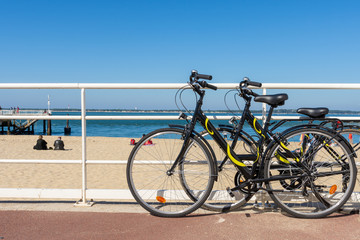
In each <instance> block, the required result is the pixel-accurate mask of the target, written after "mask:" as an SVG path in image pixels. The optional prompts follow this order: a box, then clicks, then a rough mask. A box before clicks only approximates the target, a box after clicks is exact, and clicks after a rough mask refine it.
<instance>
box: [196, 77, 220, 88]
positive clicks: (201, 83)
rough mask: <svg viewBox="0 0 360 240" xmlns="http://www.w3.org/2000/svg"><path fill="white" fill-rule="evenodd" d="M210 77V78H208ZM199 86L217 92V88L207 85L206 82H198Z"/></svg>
mask: <svg viewBox="0 0 360 240" xmlns="http://www.w3.org/2000/svg"><path fill="white" fill-rule="evenodd" d="M210 77H211V76H210ZM198 83H199V84H200V86H202V87H203V88H210V89H212V90H215V91H216V90H217V87H216V86H214V85H212V84H209V83H207V82H205V81H200V82H198Z"/></svg>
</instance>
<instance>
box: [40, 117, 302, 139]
mask: <svg viewBox="0 0 360 240" xmlns="http://www.w3.org/2000/svg"><path fill="white" fill-rule="evenodd" d="M52 114H53V116H58V115H69V116H80V115H81V113H80V112H79V111H77V112H56V111H53V112H52ZM86 115H87V116H174V117H177V116H179V113H178V112H117V111H112V112H108V111H103V112H88V113H86ZM206 115H207V116H226V115H228V116H230V117H231V116H232V114H227V113H207V114H206ZM288 116H294V115H288ZM211 122H212V123H213V124H214V125H215V126H218V125H220V124H226V125H229V121H228V120H211ZM276 122H277V121H276ZM169 124H176V125H185V124H186V121H185V120H87V121H86V135H87V136H101V137H128V138H140V137H142V135H143V134H147V133H149V132H151V131H154V130H156V129H158V128H166V127H168V125H169ZM299 124H304V122H303V123H301V122H298V121H295V122H288V123H285V124H284V125H282V126H281V127H279V128H278V129H277V130H276V131H275V132H282V131H284V130H285V129H287V128H289V127H292V126H295V125H299ZM51 126H52V135H58V136H63V135H64V128H65V127H66V120H52V121H51ZM69 126H70V127H71V136H81V121H80V120H70V121H69ZM270 128H271V127H270ZM203 130H204V129H203V128H202V127H201V126H200V124H198V126H197V127H196V131H198V132H201V131H203ZM244 131H245V132H248V133H249V134H250V135H256V134H255V133H254V131H253V130H252V129H251V128H250V126H249V125H247V124H245V126H244ZM35 134H37V135H39V134H43V121H42V120H39V121H38V122H36V124H35Z"/></svg>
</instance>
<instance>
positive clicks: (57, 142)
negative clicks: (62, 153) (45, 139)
mask: <svg viewBox="0 0 360 240" xmlns="http://www.w3.org/2000/svg"><path fill="white" fill-rule="evenodd" d="M64 146H65V145H64V141H63V140H61V137H58V139H57V140H55V142H54V150H65V148H64Z"/></svg>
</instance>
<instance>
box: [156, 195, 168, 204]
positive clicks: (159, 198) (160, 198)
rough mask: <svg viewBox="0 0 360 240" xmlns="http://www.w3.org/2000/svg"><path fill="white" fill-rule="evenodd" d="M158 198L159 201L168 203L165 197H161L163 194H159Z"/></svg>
mask: <svg viewBox="0 0 360 240" xmlns="http://www.w3.org/2000/svg"><path fill="white" fill-rule="evenodd" d="M156 200H157V201H158V202H161V203H166V199H165V198H163V197H161V196H157V197H156Z"/></svg>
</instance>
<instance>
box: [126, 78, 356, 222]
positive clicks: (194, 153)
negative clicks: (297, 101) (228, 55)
mask: <svg viewBox="0 0 360 240" xmlns="http://www.w3.org/2000/svg"><path fill="white" fill-rule="evenodd" d="M200 79H204V80H211V79H212V77H211V76H210V75H203V74H198V73H197V72H196V71H193V72H192V73H191V75H190V81H189V85H190V86H191V88H192V89H193V91H194V92H195V93H196V94H197V95H198V96H199V99H198V100H197V104H196V107H195V110H194V113H193V116H192V119H191V121H189V122H188V124H186V125H185V127H181V128H180V127H177V126H175V127H170V128H164V129H158V130H155V131H153V132H151V133H149V134H147V135H146V136H144V137H143V138H142V139H141V140H140V141H139V142H138V143H137V144H136V145H135V147H134V149H133V150H132V152H131V154H130V156H129V160H128V164H127V181H128V185H129V189H130V191H131V193H132V195H133V196H134V198H135V199H136V201H137V202H138V203H139V204H140V205H141V206H142V207H144V208H145V209H146V210H148V211H149V212H150V213H151V214H153V215H156V216H162V217H181V216H185V215H187V214H189V213H191V212H193V211H195V210H196V209H198V208H200V207H202V206H205V207H207V208H209V209H211V208H212V207H215V208H220V209H222V210H221V211H224V210H225V209H227V208H231V207H233V208H235V207H236V206H241V205H243V204H244V203H246V202H247V201H248V200H249V199H250V198H251V196H253V194H254V193H256V192H257V191H259V190H265V191H267V192H268V193H269V195H270V197H271V198H272V200H273V201H274V202H275V203H276V204H277V205H278V206H279V207H280V208H281V209H283V210H284V211H286V212H287V213H289V214H291V215H293V216H295V217H303V218H319V217H324V216H327V215H329V214H331V213H333V212H334V211H337V210H338V209H340V208H341V207H342V206H343V205H344V203H345V202H346V201H347V200H348V198H349V197H350V196H351V193H352V191H353V189H354V185H355V182H356V173H357V170H356V166H355V162H354V156H355V153H354V152H353V149H352V148H351V146H350V145H349V143H348V142H347V141H346V140H345V139H344V138H343V137H342V136H341V134H339V133H338V132H337V131H335V130H333V129H331V128H327V127H325V126H323V125H316V124H311V123H308V124H302V125H298V126H295V127H292V128H290V129H288V130H286V131H284V132H283V133H281V134H279V133H275V134H273V133H272V132H271V131H269V125H270V119H271V115H272V112H273V110H274V108H276V107H278V106H280V105H282V104H284V102H285V101H286V100H287V99H288V96H287V95H286V94H275V95H257V94H256V93H254V92H253V91H252V90H251V89H249V88H248V86H255V87H260V86H261V84H260V83H256V82H251V81H249V80H244V81H242V82H241V83H240V91H241V97H242V98H244V99H245V101H246V105H245V109H244V111H243V113H242V117H241V119H240V124H239V127H240V128H242V126H243V125H244V124H245V122H248V123H249V124H250V126H253V128H254V129H255V131H256V132H257V133H258V134H259V136H260V139H259V141H257V144H256V145H255V146H254V145H252V146H251V150H250V152H249V153H248V154H238V153H237V152H236V148H235V147H234V146H232V144H230V143H229V142H227V141H226V139H224V137H223V136H222V135H221V133H219V131H218V130H217V129H216V128H215V127H214V125H213V124H212V123H211V121H209V119H208V118H207V117H206V115H205V114H204V113H203V111H202V109H201V107H202V105H203V100H204V96H205V90H203V89H204V88H209V89H213V90H216V89H217V88H216V87H215V86H213V85H211V84H209V83H207V82H206V81H201V80H200ZM252 98H254V101H257V102H263V103H266V104H268V105H270V110H269V113H268V116H267V119H266V121H265V124H264V127H262V126H261V125H260V124H259V123H258V122H257V121H256V118H255V117H254V116H253V115H252V113H251V111H250V103H251V101H252ZM308 111H309V110H308ZM310 111H312V110H310ZM198 122H199V123H200V124H201V125H202V126H203V128H204V129H205V130H206V131H207V133H208V134H209V135H210V136H211V139H212V140H207V139H205V138H204V137H203V136H202V135H201V134H199V133H197V132H196V131H195V126H196V124H197V123H198ZM149 140H151V141H152V143H153V144H151V145H148V144H145V143H147V142H148V141H149ZM209 141H214V142H215V143H216V144H217V145H218V146H219V148H220V149H221V150H222V151H223V152H224V154H225V156H226V157H225V158H224V159H220V164H222V166H221V165H219V164H218V160H219V159H217V158H216V154H215V153H214V151H213V148H212V147H211V144H210V143H209ZM230 164H231V165H230ZM224 166H226V167H230V166H231V167H232V168H233V169H235V172H236V178H234V179H235V181H233V182H231V183H229V186H228V187H227V189H224V188H223V187H218V186H217V184H215V185H214V182H216V181H218V180H219V177H220V176H221V174H222V168H221V167H224ZM214 196H218V197H214ZM219 196H223V197H219ZM211 199H216V200H215V201H214V202H212V200H211ZM205 202H206V203H205ZM204 203H205V205H204ZM235 205H236V206H235ZM219 206H220V207H219Z"/></svg>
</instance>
